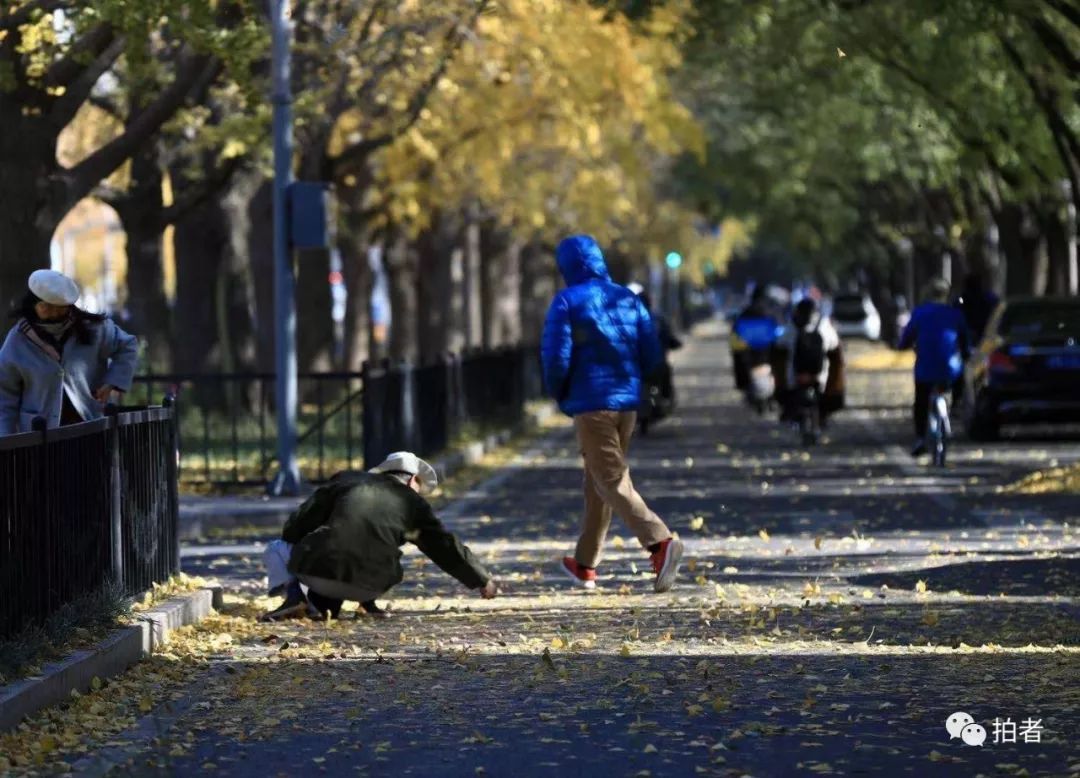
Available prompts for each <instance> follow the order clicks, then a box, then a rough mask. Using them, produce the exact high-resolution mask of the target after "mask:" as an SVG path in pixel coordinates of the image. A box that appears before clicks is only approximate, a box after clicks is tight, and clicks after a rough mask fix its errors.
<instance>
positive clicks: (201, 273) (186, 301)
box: [172, 198, 229, 373]
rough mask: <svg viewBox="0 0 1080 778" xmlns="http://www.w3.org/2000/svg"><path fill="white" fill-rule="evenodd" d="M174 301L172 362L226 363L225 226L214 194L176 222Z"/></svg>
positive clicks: (181, 366)
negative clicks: (222, 311) (222, 306)
mask: <svg viewBox="0 0 1080 778" xmlns="http://www.w3.org/2000/svg"><path fill="white" fill-rule="evenodd" d="M173 240H174V245H175V249H176V303H175V308H174V315H173V339H172V342H173V347H172V351H173V363H174V365H175V368H176V370H177V371H179V372H181V373H204V372H211V371H218V370H223V369H226V367H227V364H228V362H229V359H228V357H227V356H225V355H223V353H222V350H221V347H222V343H221V340H220V327H219V322H218V298H219V295H220V294H222V293H223V292H222V291H221V288H220V287H219V278H221V277H223V276H224V272H225V267H224V264H225V263H224V257H225V253H226V251H227V250H228V243H229V231H228V227H227V225H226V224H225V214H224V211H223V210H222V208H221V204H220V202H219V201H218V200H217V199H216V198H212V199H210V200H207V201H206V202H204V203H202V204H201V205H199V206H197V207H195V208H193V209H191V210H190V211H189V212H188V213H187V214H186V215H185V216H184V217H183V218H181V219H180V220H179V221H177V223H176V231H175V233H174V237H173Z"/></svg>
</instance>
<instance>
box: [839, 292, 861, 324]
mask: <svg viewBox="0 0 1080 778" xmlns="http://www.w3.org/2000/svg"><path fill="white" fill-rule="evenodd" d="M833 316H835V317H836V318H838V319H848V320H851V319H863V318H865V317H866V308H865V307H864V306H863V299H862V298H861V297H837V298H836V299H835V300H833Z"/></svg>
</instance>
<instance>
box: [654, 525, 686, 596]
mask: <svg viewBox="0 0 1080 778" xmlns="http://www.w3.org/2000/svg"><path fill="white" fill-rule="evenodd" d="M682 555H683V542H682V541H681V540H679V539H678V538H668V539H667V540H663V541H661V542H660V548H658V549H657V550H656V552H655V553H654V554H652V556H651V557H650V559H652V568H653V571H654V572H655V573H656V582H655V583H654V584H653V589H655V590H656V591H658V592H666V591H667V590H668V589H670V588H671V587H672V586H674V585H675V577H676V576H677V575H678V574H679V564H680V563H681V562H682Z"/></svg>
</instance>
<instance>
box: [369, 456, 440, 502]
mask: <svg viewBox="0 0 1080 778" xmlns="http://www.w3.org/2000/svg"><path fill="white" fill-rule="evenodd" d="M371 472H373V473H406V474H408V475H415V476H418V477H419V478H420V492H421V493H422V494H430V493H431V492H433V491H435V487H436V486H438V485H439V476H438V475H437V474H436V473H435V468H434V467H432V466H431V465H429V464H428V463H427V462H425V461H424V460H422V459H421V458H420V457H418V456H416V454H414V453H412V452H411V451H397V452H395V453H393V454H391V455H390V456H388V457H387V458H386V460H385V461H384V462H383V463H382V464H381V465H377V466H376V467H373V468H371Z"/></svg>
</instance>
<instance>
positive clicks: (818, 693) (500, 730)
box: [0, 326, 1080, 778]
mask: <svg viewBox="0 0 1080 778" xmlns="http://www.w3.org/2000/svg"><path fill="white" fill-rule="evenodd" d="M727 363H728V356H727V348H726V340H725V339H724V338H723V336H722V333H721V332H720V330H719V328H718V327H716V326H710V327H707V328H704V329H703V330H702V331H700V332H699V336H698V337H697V338H695V339H694V340H693V341H692V343H691V345H690V346H689V348H688V349H687V353H685V354H682V355H680V357H679V364H678V366H677V368H676V375H677V380H678V386H679V391H680V402H681V406H680V409H679V411H678V413H677V415H676V416H675V417H673V418H672V419H669V420H668V421H667V422H665V423H664V424H661V425H660V426H658V427H656V429H655V431H654V433H651V434H650V436H649V437H648V438H647V439H644V440H639V441H637V442H636V444H635V448H634V451H633V454H634V461H633V468H634V475H635V481H636V482H637V483H638V485H639V488H640V489H641V491H642V493H643V494H644V495H645V496H646V498H647V499H648V500H649V501H650V502H651V504H652V505H653V507H654V508H655V509H656V510H657V511H658V512H659V513H660V514H661V515H662V516H664V517H665V519H666V520H667V521H668V522H669V523H670V525H671V526H672V527H673V528H675V529H677V531H678V532H679V533H680V534H681V535H682V536H683V537H684V538H685V539H687V555H688V564H687V565H686V566H685V567H684V574H683V578H682V580H681V582H680V583H679V585H678V586H677V587H676V588H675V589H674V590H673V591H672V592H670V593H669V594H666V595H655V594H652V592H651V582H650V578H651V573H650V571H649V569H648V558H647V555H646V554H645V553H644V552H643V551H642V550H641V549H638V548H636V547H635V546H636V543H635V542H634V541H633V540H632V538H631V537H630V536H629V534H628V533H627V532H626V530H625V529H624V528H623V527H622V526H621V525H620V524H616V525H615V527H614V528H613V530H614V531H613V533H612V537H611V539H610V542H609V546H608V549H607V556H606V558H605V560H604V562H603V564H602V568H601V582H600V583H601V586H600V588H599V589H598V590H597V591H596V592H595V593H588V592H585V591H582V590H577V589H573V588H571V587H570V585H569V582H568V581H566V580H565V579H564V578H563V577H562V575H561V574H560V572H559V570H558V569H557V567H556V566H555V564H554V562H555V560H556V559H557V558H558V557H559V556H561V555H562V554H564V553H566V552H567V551H568V550H569V549H570V548H572V544H573V540H574V538H575V534H576V528H577V523H578V520H579V506H580V501H581V497H580V493H579V492H580V464H579V462H578V457H577V454H576V451H575V450H574V446H573V443H572V439H571V437H570V436H569V435H568V434H567V432H566V431H561V432H556V433H553V434H552V435H550V436H548V437H546V438H543V439H541V440H539V441H538V443H537V444H536V445H535V447H533V448H532V449H530V450H528V451H525V452H522V453H521V454H520V455H519V456H518V457H517V459H516V460H515V461H514V462H513V463H512V464H511V465H510V466H509V467H507V468H506V469H505V470H503V471H501V472H499V473H498V474H497V475H495V476H494V477H492V478H491V479H488V480H487V481H486V482H484V483H483V484H480V485H478V486H477V487H476V488H474V489H473V490H471V491H470V492H468V493H467V494H465V495H463V497H462V498H461V499H460V500H459V501H458V502H456V503H455V504H453V505H452V506H451V507H450V508H449V509H448V510H447V511H444V512H443V515H444V516H445V518H446V520H447V523H448V524H449V525H451V526H452V527H453V528H454V530H455V531H456V532H458V533H460V534H461V536H462V537H463V538H464V539H465V540H466V541H467V542H468V543H469V545H470V546H471V547H472V548H473V550H474V551H476V552H477V553H478V554H479V555H480V557H481V558H482V560H483V561H484V562H485V564H488V565H490V567H491V568H492V569H493V570H494V571H495V572H496V573H497V575H498V577H499V578H500V579H501V581H502V582H503V583H504V594H503V596H501V597H499V598H498V599H496V600H494V601H491V602H485V601H482V600H479V599H478V598H475V597H471V596H469V595H468V593H465V592H463V591H462V590H461V589H460V587H458V586H457V585H456V584H455V582H453V581H452V580H451V579H449V578H447V577H446V576H445V575H444V574H443V573H441V571H439V570H438V569H437V568H435V567H434V566H433V565H432V564H430V563H429V562H427V561H426V559H424V558H423V557H422V556H420V555H418V554H416V553H415V552H409V553H408V554H407V556H406V559H405V567H406V578H405V582H404V583H403V584H402V585H401V586H399V587H397V588H396V589H395V590H394V591H393V592H392V593H391V596H390V597H389V598H388V599H387V600H386V601H385V602H386V604H388V605H389V606H390V607H391V608H392V610H393V613H394V615H393V617H392V618H391V619H389V620H386V621H382V620H372V619H368V618H359V619H356V620H353V619H351V618H350V619H344V620H342V621H340V622H336V623H332V624H330V625H321V624H314V623H310V622H292V623H285V624H273V625H260V624H256V623H255V622H254V617H255V616H256V615H257V614H258V613H259V612H261V611H262V610H263V609H265V608H268V607H270V605H271V602H270V601H269V600H266V599H265V598H261V597H259V596H257V595H256V591H257V589H258V587H259V579H260V576H261V571H260V570H259V568H258V563H257V554H256V552H257V549H258V547H257V545H246V546H236V547H228V548H226V547H201V548H200V547H189V548H188V549H186V552H185V553H186V556H185V565H186V566H189V572H197V573H201V574H207V573H218V574H221V575H222V576H223V578H225V577H227V578H229V579H230V580H234V581H236V582H237V583H238V586H237V588H236V589H235V590H234V593H233V595H232V596H231V597H229V598H228V599H227V605H226V611H225V613H224V614H223V615H221V616H219V617H217V618H214V619H211V620H209V621H207V622H205V623H204V624H202V625H200V626H199V627H197V628H193V629H190V630H187V635H186V639H184V638H178V639H177V640H176V642H175V644H174V645H173V647H172V649H171V651H172V654H171V655H169V656H161V657H158V658H157V659H156V660H155V663H151V664H150V667H149V668H148V669H147V671H146V672H147V675H146V678H145V681H144V683H145V689H146V694H147V695H148V696H149V697H150V698H152V705H151V706H149V707H150V708H151V710H149V711H141V710H138V709H135V710H132V711H131V712H130V714H129V715H130V723H125V724H124V725H123V726H120V727H119V728H116V727H112V728H108V729H107V730H105V731H103V732H101V733H100V734H98V735H87V736H86V737H85V739H84V740H83V741H82V742H83V744H84V745H85V747H86V749H87V755H84V756H82V757H80V758H82V759H84V760H87V759H89V760H91V761H89V762H86V761H84V762H83V763H82V764H84V765H89V764H91V762H92V763H93V764H94V765H96V767H94V768H93V770H91V772H93V771H94V770H96V771H98V774H101V773H102V772H104V771H105V769H106V768H108V767H109V766H110V765H115V766H116V769H117V771H118V772H117V774H121V773H128V772H131V771H135V770H138V771H140V772H142V773H143V774H146V773H149V774H154V771H155V770H157V771H160V772H161V773H162V774H173V775H195V774H204V773H206V774H214V775H237V776H258V777H259V778H263V777H264V776H276V775H306V774H327V775H346V774H347V775H353V774H373V775H391V774H394V775H399V774H400V775H423V776H439V775H447V776H460V775H477V774H487V775H511V774H512V775H520V776H532V775H537V776H539V775H551V774H558V775H569V776H573V775H609V774H610V775H646V774H648V775H657V776H660V775H665V776H666V775H679V776H681V775H693V774H706V775H732V776H742V775H755V776H765V775H792V774H808V775H809V774H850V773H870V774H880V775H897V774H920V775H956V774H959V773H960V772H961V771H962V772H963V773H964V774H971V775H975V774H980V773H982V774H1029V775H1063V774H1067V773H1069V772H1070V770H1073V771H1075V770H1077V769H1080V768H1078V767H1077V765H1078V764H1080V758H1078V756H1077V751H1076V746H1075V743H1074V741H1073V739H1074V738H1075V734H1076V732H1077V731H1078V724H1080V713H1078V711H1080V688H1078V685H1077V683H1076V678H1078V677H1080V607H1078V603H1077V599H1076V598H1077V596H1078V595H1080V591H1078V581H1080V544H1078V543H1077V539H1076V535H1075V529H1074V525H1075V508H1074V507H1073V505H1072V503H1071V502H1069V501H1067V500H1058V499H1053V498H1043V497H1042V496H1039V497H1030V496H1022V495H1001V494H997V493H996V491H995V488H996V486H997V485H999V484H1002V483H1008V482H1010V481H1011V480H1015V476H1016V474H1017V473H1018V472H1021V471H1024V470H1025V469H1033V468H1034V467H1038V466H1041V465H1042V464H1044V463H1045V462H1046V461H1049V460H1051V459H1058V460H1060V461H1062V462H1065V461H1074V460H1075V459H1076V458H1077V451H1076V446H1075V443H1073V442H1069V441H1064V440H1062V441H1058V440H1046V441H1041V440H1038V441H1031V440H1026V441H1019V442H1016V441H1013V442H1008V443H1006V444H1003V445H1001V446H997V447H993V448H987V449H977V448H974V447H970V446H965V445H958V446H957V451H956V456H955V463H954V464H953V465H952V466H951V467H950V468H949V469H947V470H946V471H944V472H939V473H931V472H929V471H927V470H926V468H925V467H923V466H922V465H919V464H913V463H912V462H911V461H910V460H909V459H908V458H907V456H906V454H905V453H904V452H903V451H902V449H901V448H900V447H899V445H897V442H906V440H907V434H906V432H907V415H906V414H907V411H906V409H905V408H903V407H902V405H900V404H899V403H898V401H897V400H896V397H898V396H901V395H902V393H903V391H904V387H903V386H902V385H901V384H900V383H896V384H895V385H889V384H888V381H898V382H902V381H904V380H906V377H905V376H893V378H889V379H881V378H879V377H873V378H871V379H864V377H854V379H853V382H852V383H853V386H856V387H857V390H856V391H858V392H859V393H862V394H863V395H865V396H863V397H860V398H855V399H857V400H859V401H858V402H853V403H852V404H853V405H858V406H865V407H868V408H870V407H878V406H883V405H884V406H889V405H891V406H892V408H891V409H888V410H884V411H878V410H865V411H859V410H856V411H851V412H848V413H846V414H844V415H843V416H842V417H841V418H840V419H839V420H838V421H837V423H836V424H835V426H834V428H833V429H832V431H831V433H830V437H831V441H830V442H829V443H828V445H825V446H823V447H821V448H818V449H816V450H814V451H811V452H804V451H802V450H800V449H798V448H797V447H796V446H795V438H796V436H795V435H794V433H791V432H790V431H789V430H786V429H784V428H781V427H780V426H778V425H777V424H776V423H775V422H774V421H772V420H769V419H759V418H757V417H755V416H753V415H752V414H750V413H748V412H746V410H745V408H744V406H743V405H742V404H741V403H740V398H739V397H738V396H737V395H736V394H735V393H734V391H733V390H732V389H731V388H730V383H731V381H730V372H729V369H728V367H727ZM1070 522H1072V525H1073V526H1070ZM196 555H197V556H196ZM245 560H246V561H245ZM241 582H250V583H249V584H245V585H244V586H243V588H241V587H240V586H239V584H240V583H241ZM130 695H131V692H127V693H126V694H125V696H123V697H120V696H117V697H115V698H114V697H111V696H109V689H105V690H103V691H102V692H100V693H99V696H100V698H101V699H100V702H101V704H103V705H104V704H108V705H114V704H115V705H117V706H122V705H124V704H125V700H126V699H128V698H129V697H130ZM136 699H138V698H137V697H136ZM956 711H966V712H967V713H970V714H971V716H972V717H973V718H974V719H975V720H976V721H977V722H978V723H980V724H982V725H983V726H984V727H985V728H986V729H987V732H988V733H989V738H988V740H987V741H986V744H985V745H984V746H983V747H982V748H977V747H972V746H967V745H964V744H963V743H962V741H961V740H950V738H949V735H948V733H947V732H946V729H945V721H946V719H947V718H948V717H949V716H950V715H952V714H953V713H954V712H956ZM995 718H999V719H1001V720H1004V719H1006V718H1009V719H1011V720H1012V721H1013V722H1021V721H1023V720H1025V719H1028V718H1033V719H1041V730H1040V733H1039V736H1040V739H1041V742H1039V743H1027V742H1024V740H1023V738H1020V742H1018V743H1008V744H1005V743H997V744H995V743H994V742H993V740H994V738H993V735H994V733H993V721H994V719H995ZM64 725H65V723H64V722H63V721H58V722H57V723H55V724H54V725H53V726H55V727H58V728H59V727H62V726H64ZM45 732H46V728H45V727H44V726H41V727H39V728H38V729H31V731H30V732H28V733H26V735H25V736H24V738H25V739H26V740H31V739H34V738H38V739H40V738H41V737H42V736H43V735H44V734H45ZM998 734H999V735H1000V734H1001V733H1000V732H999V733H998ZM1029 734H1030V733H1029ZM23 742H24V741H19V744H20V746H21V744H23ZM5 745H7V744H5V743H4V742H3V741H0V751H3V749H4V746H5ZM51 758H53V759H55V758H56V757H55V756H54V757H51ZM65 758H66V759H67V760H68V761H69V762H70V761H72V759H71V758H70V757H67V756H66V755H65ZM88 769H89V768H88ZM1021 771H1026V772H1023V773H1022V772H1021Z"/></svg>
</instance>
